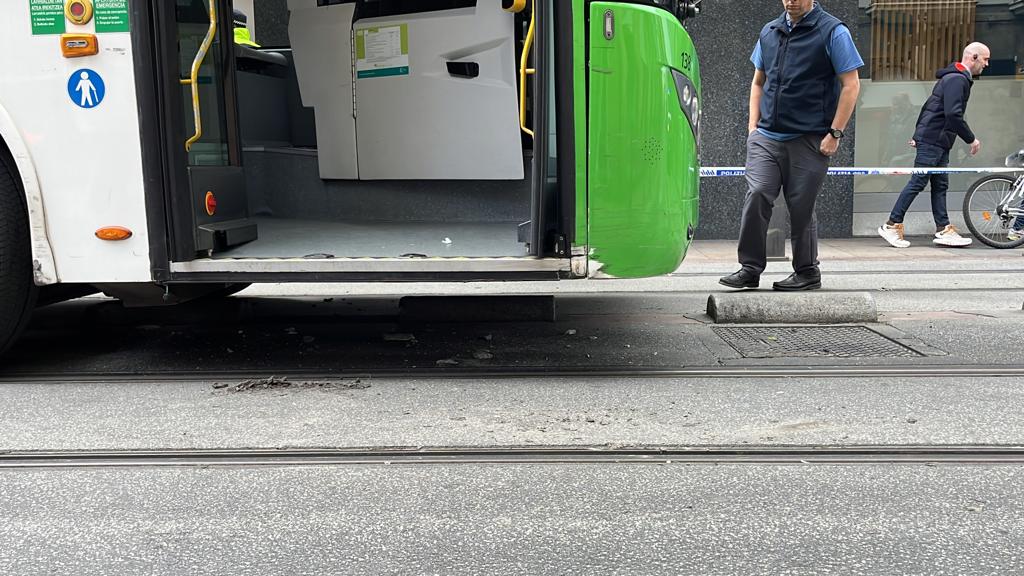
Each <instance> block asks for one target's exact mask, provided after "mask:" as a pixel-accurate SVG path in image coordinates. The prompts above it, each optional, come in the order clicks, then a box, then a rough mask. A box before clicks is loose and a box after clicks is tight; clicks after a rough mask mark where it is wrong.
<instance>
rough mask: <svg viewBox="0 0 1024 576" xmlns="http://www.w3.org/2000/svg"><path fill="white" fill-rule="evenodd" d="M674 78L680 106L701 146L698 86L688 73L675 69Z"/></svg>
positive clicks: (698, 144)
mask: <svg viewBox="0 0 1024 576" xmlns="http://www.w3.org/2000/svg"><path fill="white" fill-rule="evenodd" d="M672 78H673V79H674V80H675V83H676V95H677V96H679V108H681V109H682V111H683V114H684V115H685V116H686V120H687V121H688V122H689V123H690V129H691V130H693V137H694V139H695V140H696V141H697V146H698V147H699V146H700V117H701V109H700V95H699V94H698V93H697V87H696V86H694V85H693V82H691V81H690V79H689V78H687V77H686V74H683V73H682V72H680V71H678V70H675V69H673V70H672Z"/></svg>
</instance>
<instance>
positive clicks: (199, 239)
mask: <svg viewBox="0 0 1024 576" xmlns="http://www.w3.org/2000/svg"><path fill="white" fill-rule="evenodd" d="M151 10H152V17H153V23H154V32H155V37H156V41H157V47H156V48H157V49H156V55H155V56H156V60H157V66H158V68H157V69H158V71H159V72H158V86H160V88H159V92H160V94H159V95H158V96H159V100H160V101H161V104H162V106H161V108H162V110H161V115H162V119H161V120H162V122H161V125H162V137H163V141H162V146H163V147H164V150H165V159H166V164H165V172H166V174H165V177H166V178H167V185H166V187H165V190H166V193H167V197H166V199H165V206H166V208H167V210H168V214H169V218H168V220H169V222H168V225H169V227H170V230H169V237H170V240H171V243H170V246H169V256H170V257H171V259H172V260H174V261H179V262H182V261H189V260H193V259H195V258H196V257H198V256H201V255H208V254H211V253H213V252H217V251H221V250H225V249H227V248H229V247H231V246H237V245H239V244H242V243H245V242H249V241H251V240H254V239H256V236H257V231H256V224H255V223H253V222H251V221H250V220H249V218H248V210H249V209H248V201H247V198H246V186H245V172H244V170H243V168H242V149H241V139H240V137H239V130H238V112H237V110H238V108H237V92H236V80H235V74H234V43H233V40H232V38H233V36H232V21H231V14H232V11H231V2H230V0H174V1H172V2H154V3H153V4H152V8H151ZM186 190H187V192H186Z"/></svg>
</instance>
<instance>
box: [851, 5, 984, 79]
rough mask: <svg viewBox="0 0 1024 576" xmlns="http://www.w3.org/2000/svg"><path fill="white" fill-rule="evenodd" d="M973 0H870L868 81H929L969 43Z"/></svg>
mask: <svg viewBox="0 0 1024 576" xmlns="http://www.w3.org/2000/svg"><path fill="white" fill-rule="evenodd" d="M976 6H977V0H875V1H874V2H873V3H872V7H871V10H872V13H871V38H872V41H871V42H872V46H871V48H872V52H871V78H872V80H874V81H876V82H877V81H885V80H931V79H933V78H935V71H936V70H938V69H940V68H943V67H945V66H947V65H949V63H950V62H953V61H955V60H958V59H959V58H960V51H961V50H962V49H963V47H964V46H966V45H967V44H969V43H970V42H971V41H973V40H974V21H975V14H976V11H977V9H976Z"/></svg>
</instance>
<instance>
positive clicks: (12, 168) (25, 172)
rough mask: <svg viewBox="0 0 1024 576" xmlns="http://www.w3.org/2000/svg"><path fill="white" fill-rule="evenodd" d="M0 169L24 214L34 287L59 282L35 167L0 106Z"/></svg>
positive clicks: (9, 119) (4, 110)
mask: <svg viewBox="0 0 1024 576" xmlns="http://www.w3.org/2000/svg"><path fill="white" fill-rule="evenodd" d="M0 168H3V169H5V170H6V172H8V173H9V174H10V175H11V178H13V179H14V181H15V184H16V188H17V189H18V190H19V191H20V194H21V198H22V209H23V210H24V211H25V212H26V214H27V215H28V225H29V237H30V238H31V241H30V246H29V247H30V249H31V251H32V271H33V279H34V281H35V284H36V285H37V286H46V285H49V284H56V283H57V282H59V277H58V276H57V265H56V261H55V260H54V258H53V249H52V247H51V246H50V240H49V237H48V236H47V233H46V212H45V210H44V209H43V195H42V191H41V190H40V187H39V179H38V178H37V176H36V169H35V164H34V163H33V162H32V157H31V155H30V154H29V152H28V147H27V146H26V145H25V142H24V140H22V138H21V135H20V133H19V132H18V130H17V129H16V128H15V126H14V122H13V121H12V120H11V116H10V114H8V113H7V110H6V109H5V108H4V107H3V104H2V103H0Z"/></svg>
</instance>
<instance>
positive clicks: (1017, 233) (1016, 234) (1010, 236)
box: [1006, 228, 1024, 242]
mask: <svg viewBox="0 0 1024 576" xmlns="http://www.w3.org/2000/svg"><path fill="white" fill-rule="evenodd" d="M1021 238H1024V228H1021V229H1020V230H1017V229H1014V228H1011V229H1010V231H1009V232H1007V233H1006V239H1007V240H1010V241H1011V242H1016V241H1017V240H1020V239H1021Z"/></svg>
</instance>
